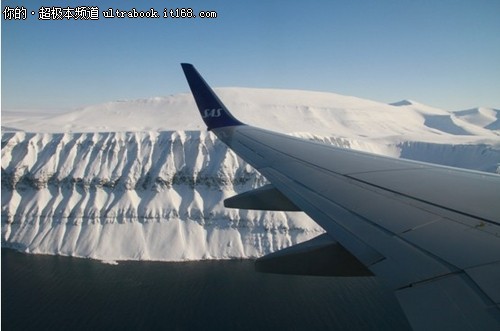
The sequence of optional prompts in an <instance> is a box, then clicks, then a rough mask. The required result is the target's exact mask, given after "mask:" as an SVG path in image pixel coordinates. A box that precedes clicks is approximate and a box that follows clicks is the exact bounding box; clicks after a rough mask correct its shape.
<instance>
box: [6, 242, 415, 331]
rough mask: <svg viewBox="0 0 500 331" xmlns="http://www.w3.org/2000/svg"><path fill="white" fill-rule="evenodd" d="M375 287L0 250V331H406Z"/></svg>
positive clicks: (227, 268) (235, 269)
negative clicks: (0, 262)
mask: <svg viewBox="0 0 500 331" xmlns="http://www.w3.org/2000/svg"><path fill="white" fill-rule="evenodd" d="M408 329H409V326H408V323H407V321H406V318H405V317H404V315H403V313H402V311H401V309H400V308H399V306H398V304H397V301H396V299H395V298H394V296H393V295H392V293H391V292H389V291H387V290H386V289H385V288H383V287H382V286H381V285H380V284H379V282H378V281H377V280H376V279H375V278H372V277H370V278H328V277H305V276H285V275H272V274H262V273H257V272H255V271H254V270H253V262H252V261H202V262H183V263H165V262H120V263H119V264H118V265H109V264H103V263H101V262H99V261H95V260H87V259H78V258H71V257H60V256H43V255H26V254H21V253H18V252H15V251H13V250H9V249H2V330H4V331H7V330H408Z"/></svg>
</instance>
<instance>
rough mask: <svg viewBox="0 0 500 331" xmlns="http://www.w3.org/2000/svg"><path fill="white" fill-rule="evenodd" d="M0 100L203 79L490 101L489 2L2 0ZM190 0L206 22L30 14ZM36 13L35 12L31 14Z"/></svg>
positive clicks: (495, 74) (75, 99) (494, 8)
mask: <svg viewBox="0 0 500 331" xmlns="http://www.w3.org/2000/svg"><path fill="white" fill-rule="evenodd" d="M16 5H23V6H25V7H26V8H27V9H28V19H27V20H25V21H5V20H2V26H1V28H2V29H1V30H2V109H4V110H6V109H26V108H29V109H63V110H69V109H73V108H78V107H81V106H86V105H90V104H95V103H101V102H107V101H114V100H123V99H136V98H147V97H153V96H165V95H170V94H175V93H179V92H187V91H188V86H187V84H186V82H185V79H184V76H183V74H182V71H181V68H180V66H179V63H180V62H191V63H193V64H194V65H195V66H196V67H197V68H198V70H199V71H200V72H201V73H202V74H203V75H204V76H205V78H206V80H207V81H208V82H209V83H211V84H212V85H213V86H217V87H225V86H242V87H258V88H284V89H300V90H316V91H328V92H334V93H340V94H346V95H353V96H357V97H362V98H367V99H372V100H377V101H381V102H393V101H398V100H401V99H406V98H408V99H413V100H416V101H419V102H422V103H426V104H428V105H431V106H436V107H441V108H444V109H449V110H457V109H467V108H472V107H475V106H487V107H495V108H500V19H499V17H500V1H498V0H479V1H460V0H440V1H425V0H420V1H415V0H411V1H405V0H401V1H395V0H380V1H368V0H367V1H309V2H308V1H228V0H226V1H217V0H200V1H197V0H182V1H180V0H179V1H174V0H162V1H154V0H143V1H128V0H110V1H95V0H93V1H92V0H91V1H88V0H86V1H85V0H80V1H76V0H75V1H61V0H45V1H18V2H16V1H2V10H3V9H4V7H5V6H11V7H15V6H16ZM42 5H43V6H61V7H64V6H68V5H69V6H70V7H76V6H81V5H89V6H90V5H92V6H98V7H99V9H100V11H103V10H106V9H107V8H114V9H117V8H118V9H122V10H130V9H131V8H133V7H135V8H137V9H138V10H147V9H149V8H155V9H156V10H158V11H159V12H160V14H161V13H162V10H163V8H177V7H190V8H193V9H194V12H195V13H197V12H199V11H200V10H213V11H216V12H217V15H218V17H217V18H216V19H200V18H195V19H172V18H168V19H163V18H160V19H127V18H124V19H117V18H114V19H105V18H103V17H102V14H100V18H99V20H98V21H66V20H64V21H38V20H37V18H38V14H37V12H38V9H39V8H40V6H42ZM32 10H33V11H35V15H34V16H32V15H31V14H30V12H31V11H32Z"/></svg>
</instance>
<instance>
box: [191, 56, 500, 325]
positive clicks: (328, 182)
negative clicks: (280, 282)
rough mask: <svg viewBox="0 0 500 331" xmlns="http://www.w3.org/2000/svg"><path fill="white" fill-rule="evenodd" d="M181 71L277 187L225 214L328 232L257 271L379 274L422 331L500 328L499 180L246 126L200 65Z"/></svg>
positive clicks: (241, 200)
mask: <svg viewBox="0 0 500 331" xmlns="http://www.w3.org/2000/svg"><path fill="white" fill-rule="evenodd" d="M182 68H183V70H184V74H185V76H186V78H187V81H188V84H189V86H190V88H191V91H192V93H193V96H194V99H195V101H196V104H197V106H198V108H199V111H200V113H201V115H202V117H203V120H204V121H205V123H206V125H207V127H208V129H209V130H211V131H212V132H213V133H215V135H217V137H218V138H219V139H220V140H222V141H223V142H224V143H225V144H226V145H227V146H229V148H231V149H232V150H233V151H234V152H235V153H236V154H238V155H239V156H240V157H241V158H242V159H244V160H245V161H246V162H248V163H249V164H250V165H252V166H253V167H254V168H255V169H257V170H258V171H259V172H260V173H261V174H262V175H264V176H265V177H266V178H267V179H268V180H269V182H270V183H271V184H270V185H266V186H264V187H262V188H259V189H257V190H254V191H250V192H245V193H243V194H240V195H238V196H236V197H233V198H230V199H227V200H226V201H225V205H226V206H227V207H236V208H248V209H264V210H302V211H304V212H305V213H306V214H308V215H309V216H310V217H311V218H312V219H314V220H315V221H316V222H317V223H318V224H319V225H320V226H321V227H323V228H324V229H325V230H326V234H325V235H322V236H319V237H317V238H314V239H312V240H310V241H308V242H306V243H303V244H299V245H296V246H293V247H291V248H288V249H285V250H283V251H279V252H277V253H273V254H270V255H269V256H267V257H263V258H261V259H260V260H258V261H257V269H262V270H264V271H273V267H275V268H276V270H277V271H278V272H279V271H282V272H284V273H298V274H322V275H327V274H328V275H337V276H350V275H357V276H359V275H369V274H374V275H376V276H377V277H379V278H380V279H382V280H383V281H385V283H386V284H387V285H388V286H389V287H390V288H391V289H393V290H394V293H395V295H396V297H397V299H398V300H399V303H400V304H401V306H402V308H403V311H404V312H405V314H406V316H407V318H408V320H409V322H410V324H411V326H412V327H413V328H414V329H415V330H500V176H498V175H494V174H487V173H481V172H476V171H468V170H462V169H456V168H451V167H444V166H438V165H433V164H428V163H422V162H415V161H409V160H402V159H394V158H389V157H384V156H379V155H374V154H369V153H363V152H358V151H352V150H346V149H342V148H336V147H332V146H328V145H324V144H321V143H315V142H311V141H306V140H303V139H298V138H295V137H291V136H288V135H284V134H279V133H275V132H271V131H268V130H263V129H259V128H256V127H252V126H249V125H245V124H243V123H241V122H240V121H238V120H237V119H236V118H234V117H233V116H232V115H231V114H230V112H229V111H228V110H227V108H226V107H225V106H224V104H223V103H222V102H221V101H220V100H219V98H218V97H217V96H216V95H215V93H214V92H213V90H212V89H211V88H210V87H209V85H208V84H207V83H206V82H205V81H204V79H203V78H202V77H201V76H200V74H199V73H198V72H197V71H196V69H195V68H194V67H193V66H192V65H191V64H182ZM294 261H295V262H294ZM322 265H326V266H325V267H323V266H322Z"/></svg>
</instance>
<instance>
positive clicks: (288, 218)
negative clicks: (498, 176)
mask: <svg viewBox="0 0 500 331" xmlns="http://www.w3.org/2000/svg"><path fill="white" fill-rule="evenodd" d="M217 92H218V93H220V94H221V98H222V99H223V100H224V101H225V102H226V104H227V105H228V106H229V108H230V109H232V110H233V109H234V111H233V112H234V113H235V115H236V116H238V117H239V118H241V119H242V120H244V121H245V122H247V123H249V124H253V125H257V126H263V127H265V128H269V129H273V130H276V131H281V132H286V133H289V134H293V135H296V136H299V137H302V138H305V139H311V140H315V141H320V142H323V143H327V144H332V145H335V146H340V147H345V148H353V149H357V150H363V151H368V152H372V153H378V154H384V155H389V156H393V157H404V158H409V159H414V160H420V161H426V162H433V163H439V164H444V165H449V166H458V167H464V168H469V169H474V170H481V171H488V172H497V173H498V172H499V164H500V139H499V137H500V132H499V130H498V125H497V124H496V123H497V121H498V118H499V117H500V116H498V114H499V113H500V112H499V111H498V110H495V109H491V108H478V109H476V110H467V111H458V112H449V111H445V110H441V109H436V108H432V107H429V106H426V105H422V104H419V103H417V102H414V101H410V100H404V101H401V102H398V103H394V104H383V103H378V102H375V101H370V100H363V99H360V98H355V97H348V96H341V95H337V94H333V93H324V92H306V91H287V90H262V89H243V88H227V89H218V90H217ZM197 115H198V114H197V112H196V107H195V105H194V101H193V100H192V97H191V96H190V95H188V94H180V95H176V96H169V97H161V98H151V99H143V100H132V101H120V102H112V103H106V104H103V105H94V106H89V107H86V108H83V109H78V110H75V111H71V112H68V113H64V114H53V113H51V114H46V115H43V116H40V115H38V116H30V115H29V113H27V112H12V111H5V112H3V114H2V173H1V176H2V177H1V178H2V198H1V199H2V210H1V222H2V247H10V248H15V249H18V250H20V251H24V252H29V253H38V254H59V255H68V256H76V257H88V258H94V259H100V260H104V261H115V260H160V261H184V260H200V259H233V258H256V257H259V256H262V255H265V254H267V253H270V252H273V251H276V250H279V249H282V248H285V247H288V246H290V245H293V244H295V243H299V242H302V241H304V240H307V239H310V238H312V237H315V236H317V235H319V234H321V233H322V232H323V230H322V229H321V228H320V227H319V226H318V225H316V223H314V222H313V221H312V220H311V219H310V218H308V217H307V216H306V215H304V214H303V213H296V212H295V213H294V212H270V211H251V210H236V209H227V208H224V206H223V203H222V202H223V200H224V199H225V198H227V197H230V196H233V195H235V194H238V193H241V192H245V191H247V190H249V189H252V188H256V187H259V186H262V185H264V184H265V183H266V180H265V178H263V177H262V176H261V175H260V174H259V173H258V172H256V171H255V170H254V169H252V168H251V167H250V166H248V165H247V164H246V163H244V162H243V161H242V160H241V159H239V158H238V157H237V156H236V155H235V154H234V153H233V152H232V151H230V150H228V149H227V148H226V147H225V145H224V144H222V143H221V142H219V141H218V140H217V138H216V137H215V136H214V135H213V134H212V133H210V132H207V131H205V130H204V129H203V124H202V122H201V120H200V119H199V116H197Z"/></svg>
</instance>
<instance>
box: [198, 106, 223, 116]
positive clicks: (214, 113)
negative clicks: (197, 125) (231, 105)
mask: <svg viewBox="0 0 500 331" xmlns="http://www.w3.org/2000/svg"><path fill="white" fill-rule="evenodd" d="M221 112H222V108H212V109H205V110H204V111H203V115H202V116H203V118H208V117H220V115H221Z"/></svg>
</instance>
